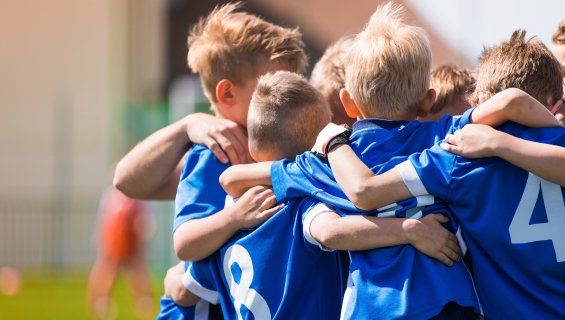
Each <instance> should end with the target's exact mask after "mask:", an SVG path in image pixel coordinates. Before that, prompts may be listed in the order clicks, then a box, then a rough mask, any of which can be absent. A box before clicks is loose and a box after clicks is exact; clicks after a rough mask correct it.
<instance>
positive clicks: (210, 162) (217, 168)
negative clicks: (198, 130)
mask: <svg viewBox="0 0 565 320" xmlns="http://www.w3.org/2000/svg"><path fill="white" fill-rule="evenodd" d="M228 167H229V164H223V163H221V162H220V161H219V160H218V158H216V156H215V155H214V153H212V151H211V150H210V149H208V148H206V147H205V146H202V145H199V144H196V145H194V146H193V147H192V149H191V150H190V152H189V153H188V155H187V157H186V160H185V163H184V165H183V169H182V173H181V178H182V177H186V176H189V175H191V174H193V173H195V172H198V171H202V170H205V171H206V173H208V174H210V175H213V173H214V172H217V173H218V175H219V174H221V173H222V172H223V171H224V170H226V169H227V168H228Z"/></svg>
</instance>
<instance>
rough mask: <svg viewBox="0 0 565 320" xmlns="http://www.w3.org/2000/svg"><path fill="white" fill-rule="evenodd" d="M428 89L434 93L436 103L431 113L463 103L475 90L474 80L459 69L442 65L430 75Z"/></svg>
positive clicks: (465, 70)
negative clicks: (455, 103)
mask: <svg viewBox="0 0 565 320" xmlns="http://www.w3.org/2000/svg"><path fill="white" fill-rule="evenodd" d="M430 87H431V88H432V89H434V90H435V91H436V101H435V102H434V104H433V105H432V108H431V110H430V111H431V113H438V112H440V111H441V110H443V108H444V107H445V106H446V105H448V104H452V103H454V102H459V101H461V102H464V101H465V100H467V96H468V95H469V94H471V93H472V92H473V90H474V89H475V78H473V76H472V75H471V73H470V72H469V71H468V70H467V69H465V68H461V67H457V66H452V65H442V66H439V67H437V68H435V69H434V70H432V72H431V74H430Z"/></svg>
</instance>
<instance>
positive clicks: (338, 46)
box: [310, 36, 355, 125]
mask: <svg viewBox="0 0 565 320" xmlns="http://www.w3.org/2000/svg"><path fill="white" fill-rule="evenodd" d="M353 39H354V38H353V36H347V37H343V38H340V39H339V40H337V41H336V42H334V43H333V44H332V45H330V46H329V47H328V48H327V49H326V51H325V52H324V55H323V56H322V57H321V58H320V60H318V62H317V63H316V65H315V66H314V69H312V75H311V76H310V83H311V84H312V85H313V86H314V87H315V88H316V89H318V90H319V91H320V92H321V93H322V95H323V96H324V98H325V99H326V101H327V102H328V104H329V105H330V109H331V111H332V122H334V123H338V124H343V123H346V124H348V125H351V124H353V122H354V121H355V120H354V119H352V118H350V117H348V116H347V114H346V113H345V109H343V105H342V104H341V100H339V91H340V90H341V89H342V88H343V87H345V58H346V56H347V53H348V52H349V48H351V46H352V45H353Z"/></svg>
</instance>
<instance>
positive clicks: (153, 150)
mask: <svg viewBox="0 0 565 320" xmlns="http://www.w3.org/2000/svg"><path fill="white" fill-rule="evenodd" d="M191 143H198V144H203V145H205V146H207V147H208V148H209V149H210V150H212V151H213V152H214V155H216V157H218V159H219V160H220V161H221V162H222V163H227V162H228V158H229V159H230V160H231V162H232V163H234V164H235V163H247V162H249V160H250V157H249V155H248V151H247V136H246V134H245V130H244V129H243V128H241V127H239V126H237V125H236V124H235V123H233V122H231V121H229V120H226V119H219V118H216V117H214V116H211V115H207V114H202V113H195V114H190V115H188V116H186V117H185V118H183V119H181V120H179V121H177V122H175V123H173V124H171V125H169V126H167V127H165V128H163V129H161V130H159V131H157V132H155V133H153V134H152V135H150V136H149V137H147V138H146V139H145V140H143V141H142V142H140V143H139V144H138V145H137V146H135V147H134V148H133V149H132V150H131V151H130V152H128V154H126V155H125V156H124V157H123V158H122V160H120V162H119V163H118V165H117V166H116V171H115V173H114V182H113V183H114V186H115V187H116V188H118V189H119V190H120V191H122V192H123V193H124V194H126V195H127V196H129V197H131V198H137V199H147V200H173V199H174V198H175V193H176V188H177V186H178V183H179V176H180V170H181V168H182V163H180V162H181V159H182V157H183V156H184V154H185V153H186V151H187V150H188V148H189V147H190V145H191Z"/></svg>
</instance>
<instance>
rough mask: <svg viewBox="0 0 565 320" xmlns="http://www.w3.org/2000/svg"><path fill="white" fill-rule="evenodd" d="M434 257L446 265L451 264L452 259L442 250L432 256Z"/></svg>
mask: <svg viewBox="0 0 565 320" xmlns="http://www.w3.org/2000/svg"><path fill="white" fill-rule="evenodd" d="M434 258H435V259H437V260H439V261H440V262H441V263H443V264H445V265H446V266H448V267H451V266H452V265H453V260H451V259H450V258H449V257H448V256H447V255H445V254H444V253H443V252H442V253H439V254H438V255H437V256H434Z"/></svg>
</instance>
